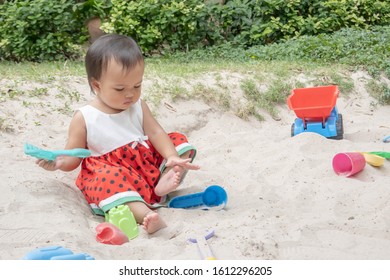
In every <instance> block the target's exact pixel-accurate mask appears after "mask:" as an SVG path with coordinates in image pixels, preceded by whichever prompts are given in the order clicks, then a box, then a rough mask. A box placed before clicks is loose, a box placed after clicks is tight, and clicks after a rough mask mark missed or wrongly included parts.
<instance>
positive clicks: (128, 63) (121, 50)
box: [85, 34, 144, 84]
mask: <svg viewBox="0 0 390 280" xmlns="http://www.w3.org/2000/svg"><path fill="white" fill-rule="evenodd" d="M112 58H114V59H115V60H116V61H117V62H119V63H121V64H122V65H123V68H124V70H128V69H132V68H133V67H135V66H136V65H137V64H138V63H140V62H143V61H144V57H143V55H142V52H141V49H140V48H139V46H138V44H137V42H136V41H135V40H134V39H133V38H130V37H127V36H124V35H118V34H106V35H103V36H101V37H99V38H98V39H97V40H96V41H95V42H94V43H93V44H92V45H91V46H90V47H89V49H88V51H87V54H86V56H85V68H86V71H87V77H88V82H89V84H91V79H92V78H94V79H96V80H99V79H100V77H101V75H102V72H103V71H104V70H105V69H106V68H107V65H108V62H109V61H110V60H111V59H112Z"/></svg>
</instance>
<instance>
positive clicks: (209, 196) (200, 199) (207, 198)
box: [168, 185, 227, 210]
mask: <svg viewBox="0 0 390 280" xmlns="http://www.w3.org/2000/svg"><path fill="white" fill-rule="evenodd" d="M226 203H227V194H226V191H225V190H224V189H223V188H222V187H220V186H217V185H213V186H209V187H207V188H206V189H205V190H204V191H203V192H199V193H193V194H187V195H181V196H176V197H174V198H172V199H171V201H169V203H168V207H169V208H184V209H203V210H208V209H214V210H221V209H223V208H225V206H226Z"/></svg>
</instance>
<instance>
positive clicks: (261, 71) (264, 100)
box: [0, 27, 390, 130]
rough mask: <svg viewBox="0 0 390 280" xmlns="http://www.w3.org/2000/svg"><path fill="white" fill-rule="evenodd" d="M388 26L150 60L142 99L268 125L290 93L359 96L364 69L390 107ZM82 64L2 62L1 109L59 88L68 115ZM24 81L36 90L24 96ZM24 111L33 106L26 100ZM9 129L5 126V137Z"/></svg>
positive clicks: (376, 95)
mask: <svg viewBox="0 0 390 280" xmlns="http://www.w3.org/2000/svg"><path fill="white" fill-rule="evenodd" d="M389 41H390V27H373V28H372V29H371V30H355V29H344V30H341V31H339V32H336V33H334V34H329V35H319V36H314V37H301V38H296V39H293V40H290V41H286V42H283V43H278V44H273V45H269V46H256V47H252V48H251V49H248V50H243V49H242V48H237V47H233V46H230V45H228V44H227V45H223V46H218V47H212V48H208V49H205V50H194V51H191V52H189V53H185V54H183V53H176V54H173V55H170V56H166V57H153V58H147V59H146V71H145V80H148V81H150V82H151V83H150V85H149V86H148V87H147V88H144V89H145V91H144V94H145V95H144V98H145V99H147V100H148V101H149V102H150V103H152V104H153V105H155V106H158V105H159V104H161V102H162V101H163V100H165V99H169V100H172V101H177V100H179V99H184V100H188V99H201V100H203V101H204V102H206V103H207V104H214V105H215V106H217V107H219V108H220V109H221V110H230V111H232V112H233V113H235V114H236V115H237V116H239V117H241V118H244V119H248V118H249V117H251V116H253V117H255V118H256V119H258V120H263V119H264V113H267V114H269V115H271V116H272V117H273V118H274V119H278V109H277V108H278V105H280V104H284V103H285V100H286V98H287V96H288V95H289V94H290V92H291V90H292V89H293V88H299V87H307V86H320V85H329V84H337V85H338V86H339V88H340V92H341V95H346V96H347V95H348V94H349V93H351V92H352V91H353V90H354V82H353V80H352V78H351V75H350V74H351V72H352V71H356V70H365V71H367V72H368V73H370V74H371V76H372V77H373V79H372V80H370V81H369V82H368V84H367V90H368V91H369V92H370V93H371V94H372V96H373V97H374V98H376V100H378V104H381V105H383V104H390V88H389V86H388V85H389V84H390V83H386V82H385V81H384V80H385V78H386V77H387V78H388V77H389V76H390V48H389V47H388V42H389ZM85 76H86V74H85V69H84V65H83V62H82V61H72V62H70V61H68V62H44V63H40V64H37V63H31V62H24V63H12V62H5V61H1V62H0V77H2V79H3V80H7V82H8V83H10V85H9V86H8V89H7V87H4V86H1V81H2V80H0V103H1V102H4V101H5V100H7V99H18V98H19V97H21V96H29V97H40V98H44V97H45V96H46V95H47V94H48V90H49V89H50V88H51V87H53V86H55V87H57V89H58V91H57V92H58V94H57V95H56V98H58V99H61V100H64V106H63V107H62V108H59V109H58V110H60V111H61V112H63V113H66V114H69V113H70V112H71V108H70V104H71V103H72V102H75V101H79V100H80V93H79V92H77V91H72V90H69V89H68V87H67V82H68V81H69V80H71V79H73V78H74V77H82V78H85ZM26 82H31V83H37V84H39V85H40V86H39V87H31V88H29V89H28V90H25V89H24V90H21V89H20V85H21V84H23V83H26ZM21 102H23V106H31V104H30V103H29V100H23V101H21ZM5 126H6V122H5V121H4V120H1V121H0V129H1V130H4V129H5V128H4V127H5Z"/></svg>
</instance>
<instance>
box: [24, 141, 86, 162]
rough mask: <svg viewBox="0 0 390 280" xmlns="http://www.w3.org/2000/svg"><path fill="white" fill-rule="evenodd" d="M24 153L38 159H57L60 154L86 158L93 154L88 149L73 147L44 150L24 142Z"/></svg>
mask: <svg viewBox="0 0 390 280" xmlns="http://www.w3.org/2000/svg"><path fill="white" fill-rule="evenodd" d="M24 153H25V154H26V155H29V156H32V157H36V158H38V159H46V160H55V159H56V158H57V157H58V156H71V157H79V158H86V157H89V156H90V155H91V152H90V151H89V150H86V149H79V148H78V149H72V150H55V151H49V150H43V149H40V148H38V147H36V146H34V145H31V144H29V143H25V144H24Z"/></svg>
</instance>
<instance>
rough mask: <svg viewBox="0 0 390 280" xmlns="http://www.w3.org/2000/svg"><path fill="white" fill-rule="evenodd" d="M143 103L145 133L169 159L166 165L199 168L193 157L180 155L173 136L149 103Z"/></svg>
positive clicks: (161, 153)
mask: <svg viewBox="0 0 390 280" xmlns="http://www.w3.org/2000/svg"><path fill="white" fill-rule="evenodd" d="M141 104H142V110H143V116H144V124H143V126H144V131H145V134H146V135H147V136H148V138H149V140H150V142H152V144H153V146H154V147H155V148H156V150H157V151H158V152H159V153H160V155H162V156H163V157H164V158H165V159H166V160H167V164H166V166H167V167H172V166H175V165H179V166H182V167H184V168H186V169H199V166H198V165H195V164H192V163H191V159H182V158H180V157H179V155H178V154H177V151H176V149H175V146H174V145H173V143H172V140H171V138H169V136H168V134H167V133H166V132H165V131H164V129H163V128H162V127H161V125H160V124H159V123H158V122H157V120H156V119H155V118H154V117H153V115H152V113H151V111H150V109H149V107H148V105H147V104H146V103H145V102H144V101H143V100H141Z"/></svg>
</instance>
